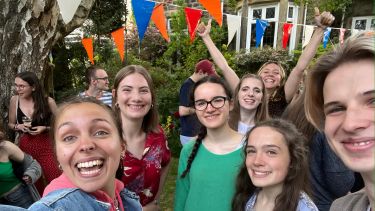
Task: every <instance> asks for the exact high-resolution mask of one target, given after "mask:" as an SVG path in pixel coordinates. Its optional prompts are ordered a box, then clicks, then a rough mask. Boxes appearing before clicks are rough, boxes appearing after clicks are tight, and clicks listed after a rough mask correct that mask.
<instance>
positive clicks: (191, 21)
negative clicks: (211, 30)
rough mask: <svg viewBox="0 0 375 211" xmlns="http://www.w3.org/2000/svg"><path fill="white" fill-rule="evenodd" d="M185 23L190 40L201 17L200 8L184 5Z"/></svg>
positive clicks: (191, 40) (193, 36)
mask: <svg viewBox="0 0 375 211" xmlns="http://www.w3.org/2000/svg"><path fill="white" fill-rule="evenodd" d="M185 15H186V23H187V25H188V30H189V34H190V42H193V40H194V38H195V30H196V29H197V26H198V23H199V20H200V19H201V17H202V10H198V9H193V8H189V7H185Z"/></svg>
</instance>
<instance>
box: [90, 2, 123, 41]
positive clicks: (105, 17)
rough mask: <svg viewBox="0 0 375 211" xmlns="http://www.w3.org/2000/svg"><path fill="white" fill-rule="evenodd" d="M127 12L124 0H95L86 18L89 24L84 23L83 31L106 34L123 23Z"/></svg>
mask: <svg viewBox="0 0 375 211" xmlns="http://www.w3.org/2000/svg"><path fill="white" fill-rule="evenodd" d="M127 14H128V12H127V7H126V1H124V0H110V1H109V0H96V1H95V4H94V6H93V8H92V10H91V12H90V15H89V18H88V19H89V20H91V24H86V25H85V28H84V31H85V32H86V33H88V34H96V35H102V36H108V35H109V32H111V31H114V30H116V29H118V28H120V27H121V26H123V25H124V23H125V17H126V15H127Z"/></svg>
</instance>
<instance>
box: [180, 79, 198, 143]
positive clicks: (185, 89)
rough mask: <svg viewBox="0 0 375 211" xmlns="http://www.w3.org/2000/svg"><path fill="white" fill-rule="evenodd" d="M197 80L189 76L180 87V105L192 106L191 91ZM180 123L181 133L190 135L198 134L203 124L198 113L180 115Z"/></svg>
mask: <svg viewBox="0 0 375 211" xmlns="http://www.w3.org/2000/svg"><path fill="white" fill-rule="evenodd" d="M194 84H195V82H194V81H193V80H191V78H188V79H186V80H185V81H184V83H183V84H182V86H181V88H180V95H179V99H180V106H185V107H190V106H191V104H190V99H189V97H190V91H191V89H192V88H193V86H194ZM180 123H181V133H180V134H181V135H183V136H188V137H194V136H196V135H198V133H199V129H200V127H201V124H200V122H199V120H198V118H197V115H195V114H192V115H186V116H181V117H180Z"/></svg>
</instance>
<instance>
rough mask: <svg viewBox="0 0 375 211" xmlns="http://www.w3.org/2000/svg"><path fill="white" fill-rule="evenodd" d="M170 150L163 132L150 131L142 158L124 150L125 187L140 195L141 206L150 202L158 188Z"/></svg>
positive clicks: (168, 159) (169, 156) (123, 178)
mask: <svg viewBox="0 0 375 211" xmlns="http://www.w3.org/2000/svg"><path fill="white" fill-rule="evenodd" d="M170 158H171V152H170V150H169V148H168V143H167V139H166V137H165V135H164V132H163V131H162V130H161V132H160V133H153V132H150V133H148V134H147V136H146V142H145V149H144V151H143V155H142V159H138V158H136V157H135V156H134V155H132V153H130V152H128V151H126V152H125V158H124V161H123V165H124V176H123V177H122V181H123V182H124V184H125V187H126V188H127V189H129V190H131V191H133V192H135V193H137V194H138V195H139V197H140V201H141V204H142V206H145V205H146V204H148V203H150V202H152V201H153V200H154V199H155V196H156V194H157V192H158V190H159V183H160V177H161V170H162V168H163V167H164V166H166V165H168V163H169V161H170Z"/></svg>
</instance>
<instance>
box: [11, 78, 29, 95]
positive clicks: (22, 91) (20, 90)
mask: <svg viewBox="0 0 375 211" xmlns="http://www.w3.org/2000/svg"><path fill="white" fill-rule="evenodd" d="M14 86H15V88H16V92H17V94H18V96H20V97H29V96H31V94H32V93H33V91H34V87H32V86H30V84H29V83H27V82H26V81H24V80H22V79H21V78H18V77H17V78H15V79H14Z"/></svg>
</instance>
